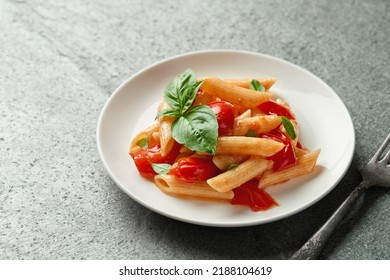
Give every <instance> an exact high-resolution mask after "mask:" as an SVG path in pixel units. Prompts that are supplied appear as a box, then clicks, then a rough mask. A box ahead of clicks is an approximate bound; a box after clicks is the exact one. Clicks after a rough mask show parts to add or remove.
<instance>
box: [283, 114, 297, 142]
mask: <svg viewBox="0 0 390 280" xmlns="http://www.w3.org/2000/svg"><path fill="white" fill-rule="evenodd" d="M280 118H281V119H282V123H283V126H284V129H285V130H286V132H287V133H288V135H289V136H290V137H291V139H292V140H294V139H295V138H297V135H296V134H295V130H294V126H293V125H292V123H291V122H290V120H289V119H288V118H286V117H280Z"/></svg>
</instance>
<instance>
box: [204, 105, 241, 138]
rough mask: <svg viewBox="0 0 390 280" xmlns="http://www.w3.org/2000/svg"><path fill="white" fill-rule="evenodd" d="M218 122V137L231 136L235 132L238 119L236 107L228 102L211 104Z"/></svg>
mask: <svg viewBox="0 0 390 280" xmlns="http://www.w3.org/2000/svg"><path fill="white" fill-rule="evenodd" d="M209 107H210V108H211V110H213V112H214V114H215V116H216V117H217V121H218V135H219V136H222V135H229V134H231V132H232V130H233V124H234V118H235V117H236V113H235V109H234V105H233V104H231V103H229V102H226V101H214V102H211V103H209Z"/></svg>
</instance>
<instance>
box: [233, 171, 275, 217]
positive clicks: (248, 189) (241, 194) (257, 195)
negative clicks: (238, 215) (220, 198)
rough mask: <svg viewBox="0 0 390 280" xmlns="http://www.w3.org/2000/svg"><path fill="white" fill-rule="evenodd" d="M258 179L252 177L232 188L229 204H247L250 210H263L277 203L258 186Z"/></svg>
mask: <svg viewBox="0 0 390 280" xmlns="http://www.w3.org/2000/svg"><path fill="white" fill-rule="evenodd" d="M258 183H259V181H258V180H257V179H252V180H250V181H248V182H246V183H244V184H242V185H241V186H239V187H238V188H235V189H233V193H234V196H233V199H232V200H231V204H234V205H245V206H249V207H250V208H251V209H252V211H264V210H267V209H269V208H271V207H272V206H276V205H278V204H277V203H276V201H275V200H274V199H273V198H272V197H271V196H270V195H269V194H268V193H267V192H265V191H264V190H263V189H259V188H258Z"/></svg>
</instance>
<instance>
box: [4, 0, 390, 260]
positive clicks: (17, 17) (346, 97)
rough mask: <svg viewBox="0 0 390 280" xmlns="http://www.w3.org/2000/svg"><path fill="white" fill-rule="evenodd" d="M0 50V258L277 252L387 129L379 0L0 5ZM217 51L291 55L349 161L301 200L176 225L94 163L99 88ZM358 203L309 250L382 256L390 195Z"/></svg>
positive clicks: (385, 49)
mask: <svg viewBox="0 0 390 280" xmlns="http://www.w3.org/2000/svg"><path fill="white" fill-rule="evenodd" d="M0 48H1V49H0V50H1V51H0V258H1V259H285V258H288V257H289V256H290V255H291V254H292V253H293V252H294V251H295V250H296V249H298V248H299V247H300V246H301V245H302V244H303V243H304V242H305V240H306V239H307V238H309V237H310V236H311V235H312V234H313V233H314V231H315V230H316V229H317V228H318V227H319V226H320V225H321V224H322V223H323V222H324V221H325V220H326V218H327V217H329V215H330V214H331V213H332V212H333V211H334V210H335V208H336V207H337V206H338V205H339V204H340V203H341V201H342V200H343V199H344V198H345V197H346V196H347V194H348V193H349V192H350V191H351V190H352V189H353V187H354V186H355V185H356V184H357V183H358V182H359V180H360V175H359V173H358V171H357V170H358V167H359V166H362V165H364V164H365V163H366V162H367V161H368V159H369V158H370V157H371V156H372V155H373V153H374V151H375V150H376V149H377V147H378V145H379V144H380V143H381V142H382V139H384V138H385V136H386V135H387V133H388V132H389V130H390V125H389V123H390V109H389V108H390V82H389V81H390V69H389V68H390V2H389V1H386V0H383V1H380V0H374V1H351V0H348V1H303V0H300V1H280V0H279V1H275V0H270V1H254V0H252V1H233V0H228V1H222V0H218V1H206V0H197V1H195V0H191V1H178V0H170V1H158V2H157V1H151V0H146V1H144V0H133V1H125V0H121V1H104V0H98V1H92V0H90V1H77V0H71V1H44V0H40V1H39V0H36V1H22V0H20V1H7V0H0ZM221 48H222V49H236V50H248V51H254V52H260V53H266V54H269V55H273V56H277V57H280V58H283V59H286V60H288V61H290V62H293V63H296V64H298V65H300V66H302V67H304V68H306V69H308V70H309V71H311V72H313V73H314V74H316V75H317V76H319V77H320V78H321V79H323V80H324V81H325V82H327V83H329V85H330V86H331V87H332V88H333V89H334V90H335V91H336V92H337V93H338V94H339V96H340V97H341V99H342V100H343V101H344V103H345V104H346V106H347V108H348V109H349V111H350V114H351V116H352V119H353V122H354V125H355V129H356V153H355V157H354V159H353V162H352V165H351V167H350V169H349V170H348V172H347V174H346V176H345V178H344V179H343V180H342V181H341V182H340V184H339V185H338V186H337V187H336V188H335V189H334V190H333V191H332V192H331V193H330V194H329V195H328V196H326V197H325V198H324V199H322V200H321V201H320V202H319V203H317V204H315V205H314V206H312V207H310V208H309V209H307V210H305V211H303V212H301V213H299V214H296V215H294V216H292V217H289V218H286V219H284V220H281V221H277V222H273V223H270V224H266V225H260V226H253V227H246V228H228V229H221V228H209V227H202V226H196V225H191V224H185V223H182V222H178V221H175V220H171V219H169V218H166V217H163V216H160V215H159V214H156V213H153V212H151V211H149V210H148V209H146V208H144V207H142V206H140V205H138V204H137V203H135V202H134V201H133V200H132V199H130V198H129V197H127V196H126V195H125V194H124V193H123V192H121V191H120V190H119V189H118V188H117V187H116V186H115V184H114V182H113V181H112V180H111V179H110V178H109V176H108V174H107V172H106V171H105V169H104V168H103V165H102V163H101V162H100V159H99V155H98V153H97V148H96V140H95V131H96V125H97V120H98V117H99V113H100V111H101V109H102V107H103V105H104V103H105V102H106V101H107V99H108V98H109V96H110V94H111V93H112V92H113V90H114V89H115V88H116V87H117V86H118V85H119V84H121V83H122V82H123V81H124V80H125V79H126V78H128V77H129V76H130V75H132V74H134V73H136V72H137V71H139V70H141V69H142V68H144V67H146V66H148V65H150V64H151V63H155V62H157V61H159V60H161V59H164V58H167V57H170V56H173V55H177V54H181V53H185V52H190V51H195V50H204V49H221ZM337 137H343V135H337ZM362 202H363V203H362V206H361V207H360V208H358V209H357V210H356V211H355V212H356V215H355V216H354V217H352V218H351V219H350V220H348V221H347V222H345V223H344V224H343V225H342V226H341V227H340V228H339V230H338V231H337V232H336V233H335V234H334V235H333V236H332V238H331V240H330V242H329V244H328V245H327V247H326V248H325V250H324V252H323V254H322V255H321V256H320V258H322V259H390V223H389V220H390V192H389V191H387V190H385V189H379V188H378V189H372V190H370V191H369V192H367V194H366V196H365V199H364V201H362Z"/></svg>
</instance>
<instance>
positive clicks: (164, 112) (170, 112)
mask: <svg viewBox="0 0 390 280" xmlns="http://www.w3.org/2000/svg"><path fill="white" fill-rule="evenodd" d="M162 116H170V117H180V116H181V114H180V112H179V111H177V110H172V109H164V110H161V111H160V112H158V114H157V116H156V119H158V118H159V117H162Z"/></svg>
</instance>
